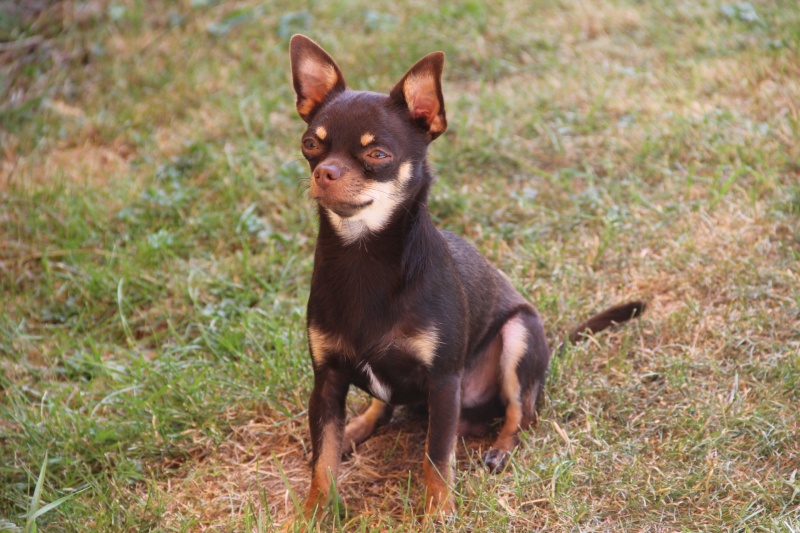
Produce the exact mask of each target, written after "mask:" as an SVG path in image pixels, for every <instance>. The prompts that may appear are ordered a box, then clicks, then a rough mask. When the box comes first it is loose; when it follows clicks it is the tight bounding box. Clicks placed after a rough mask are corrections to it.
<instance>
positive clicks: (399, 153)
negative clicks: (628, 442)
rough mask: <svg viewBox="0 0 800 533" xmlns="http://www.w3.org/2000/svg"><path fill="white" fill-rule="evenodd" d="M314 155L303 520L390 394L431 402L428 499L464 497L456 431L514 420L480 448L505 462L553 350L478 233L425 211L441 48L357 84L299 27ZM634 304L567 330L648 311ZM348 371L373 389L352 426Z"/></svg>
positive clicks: (302, 96) (447, 502) (296, 56)
mask: <svg viewBox="0 0 800 533" xmlns="http://www.w3.org/2000/svg"><path fill="white" fill-rule="evenodd" d="M291 59H292V76H293V82H294V88H295V91H296V93H297V111H298V113H299V114H300V116H301V117H302V119H303V120H304V121H305V122H306V123H307V124H308V128H307V129H306V131H305V133H304V134H303V137H302V145H301V146H302V150H303V155H304V156H305V157H306V159H307V160H308V162H309V165H310V167H311V172H312V177H311V197H312V198H313V199H314V200H315V201H316V202H317V204H318V208H319V237H318V240H317V247H316V252H315V255H314V273H313V276H312V279H311V296H310V298H309V301H308V339H309V347H310V350H311V359H312V362H313V366H314V390H313V393H312V395H311V400H310V402H309V409H308V410H309V423H310V426H311V438H312V445H313V457H312V470H313V474H312V479H311V489H310V491H309V494H308V498H307V499H306V502H305V515H306V517H307V518H310V517H312V516H315V515H316V510H318V509H320V508H321V507H322V506H324V505H325V504H326V502H327V500H328V497H329V494H330V488H331V486H332V484H333V483H334V482H335V480H336V474H337V471H338V469H339V464H340V460H341V455H342V452H343V450H345V449H349V448H350V447H351V446H353V445H354V444H357V443H359V442H361V441H363V440H364V439H366V438H367V437H369V436H370V435H371V434H372V433H373V432H374V430H375V428H376V427H377V426H378V425H379V424H382V423H385V422H386V421H388V420H389V419H390V418H391V416H392V409H393V408H394V406H395V405H403V404H427V408H428V417H429V422H428V434H427V441H426V446H425V458H424V462H423V471H424V478H425V487H426V510H427V512H429V513H430V512H435V511H443V512H445V513H450V512H452V511H454V509H455V503H454V499H453V497H452V494H451V492H450V487H451V486H452V483H453V473H452V471H451V465H452V462H453V452H454V446H455V442H456V437H457V436H458V435H474V434H482V433H484V432H486V431H487V430H488V428H489V426H490V424H491V423H492V422H493V420H494V419H495V418H497V417H504V418H505V421H504V423H503V425H502V427H501V429H500V432H499V435H498V436H497V439H496V440H495V442H494V444H493V445H492V447H491V448H490V449H489V450H488V451H487V452H486V453H485V454H484V456H483V460H484V463H485V464H486V466H487V467H488V468H489V469H490V470H493V471H497V470H500V469H502V468H503V467H504V465H505V464H506V461H507V460H508V457H509V454H510V452H511V451H512V450H513V449H514V447H515V446H516V444H517V434H518V432H519V431H520V429H521V428H525V427H527V426H528V425H530V424H531V423H532V422H533V421H534V420H535V417H536V403H537V401H538V399H539V397H540V395H541V393H542V389H543V387H544V382H545V375H546V373H547V367H548V363H549V359H550V349H549V348H548V346H547V342H546V339H545V332H544V328H543V326H542V320H541V318H540V317H539V314H538V313H537V312H536V310H535V309H534V308H533V306H531V304H529V303H528V302H527V301H525V299H524V298H523V297H522V296H521V295H520V294H519V293H518V292H517V291H516V290H515V289H514V288H513V287H512V286H511V284H510V283H509V282H508V281H507V279H506V278H505V277H504V276H503V275H502V274H500V273H499V272H498V271H497V270H496V269H495V268H494V267H492V266H491V265H490V264H489V263H488V262H487V261H486V260H485V259H484V258H483V257H482V256H481V255H480V254H479V253H478V252H477V251H476V250H475V249H474V248H473V247H472V246H471V245H469V244H468V243H467V242H465V241H464V240H463V239H461V238H460V237H457V236H456V235H453V234H452V233H448V232H445V231H439V230H437V229H436V228H435V227H434V225H433V222H432V220H431V216H430V214H429V213H428V206H427V199H428V191H429V189H430V187H431V183H432V182H433V175H432V174H431V170H430V167H429V165H428V163H427V160H426V156H427V149H428V145H429V144H430V143H431V141H433V140H434V139H435V138H436V137H438V136H439V135H441V134H442V133H444V131H445V129H446V128H447V120H446V117H445V109H444V99H443V96H442V86H441V75H442V68H443V66H444V54H442V53H441V52H435V53H432V54H430V55H427V56H425V57H424V58H422V59H421V60H420V61H419V62H418V63H417V64H415V65H414V66H413V67H411V70H409V71H408V73H407V74H406V75H405V76H404V77H403V78H402V79H401V80H400V81H399V82H398V83H397V85H395V87H394V88H393V89H392V90H391V92H390V93H389V94H388V95H386V94H378V93H371V92H361V91H352V90H350V89H347V87H346V86H345V81H344V77H343V76H342V73H341V71H340V70H339V67H338V66H337V65H336V63H334V61H333V60H332V59H331V58H330V56H329V55H328V54H327V53H326V52H325V51H324V50H323V49H322V48H320V47H319V46H318V45H317V44H315V43H314V42H313V41H311V40H310V39H308V38H306V37H304V36H302V35H295V36H294V37H293V38H292V41H291ZM642 310H643V305H642V304H641V303H640V302H632V303H628V304H624V305H622V306H618V307H614V308H612V309H609V310H607V311H605V312H603V313H601V314H599V315H597V316H595V317H592V318H591V319H589V320H588V321H586V322H584V323H583V324H581V325H580V326H579V327H578V328H576V330H575V331H573V332H572V334H571V335H570V337H571V338H572V339H573V340H576V339H577V338H579V337H580V334H581V333H582V332H594V331H599V330H601V329H603V328H605V327H608V326H609V325H611V324H612V323H614V322H624V321H626V320H628V319H630V318H632V317H633V316H636V315H638V314H640V313H641V312H642ZM351 384H353V385H356V386H357V387H359V388H361V389H363V390H365V391H367V392H368V393H370V394H371V395H372V396H373V397H374V400H373V401H372V404H371V405H370V406H369V408H368V409H367V410H366V412H364V413H363V414H362V415H360V416H358V417H357V418H355V419H354V420H353V421H351V422H350V423H349V424H348V425H347V426H346V427H345V397H346V396H347V391H348V388H349V386H350V385H351Z"/></svg>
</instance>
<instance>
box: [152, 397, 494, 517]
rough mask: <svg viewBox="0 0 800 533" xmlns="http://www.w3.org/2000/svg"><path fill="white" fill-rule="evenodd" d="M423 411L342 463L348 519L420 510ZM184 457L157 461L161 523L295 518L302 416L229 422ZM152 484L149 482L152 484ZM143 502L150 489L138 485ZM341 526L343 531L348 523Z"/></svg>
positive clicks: (198, 438) (304, 441) (471, 445)
mask: <svg viewBox="0 0 800 533" xmlns="http://www.w3.org/2000/svg"><path fill="white" fill-rule="evenodd" d="M425 428H426V420H425V418H424V416H422V415H420V414H417V413H413V412H408V411H405V410H400V412H399V413H398V415H397V416H396V417H395V419H394V420H393V421H392V422H391V423H390V424H388V425H387V426H384V427H382V428H380V429H379V430H378V432H377V433H376V435H374V436H373V437H372V438H370V439H369V440H367V441H366V442H364V443H363V444H361V445H360V446H359V447H358V449H357V450H356V452H355V453H354V454H353V455H352V456H351V457H350V458H348V459H347V460H345V461H344V462H343V463H342V468H341V472H340V474H339V485H338V488H339V491H340V494H341V496H342V498H343V499H344V502H345V505H346V507H347V516H348V519H349V520H356V521H357V520H360V519H361V518H368V519H370V520H371V518H370V517H374V518H375V520H379V521H385V519H386V517H387V515H388V516H391V517H393V518H395V519H397V520H404V521H408V520H411V519H413V517H409V516H408V513H409V508H408V504H405V503H404V502H405V501H406V500H408V501H409V502H410V505H411V506H412V507H413V509H414V514H415V515H418V514H419V513H420V512H421V511H422V494H423V492H422V491H423V487H422V484H421V480H422V458H423V457H424V453H425ZM191 441H192V442H191V444H189V445H188V446H187V447H186V449H185V452H186V454H185V455H184V456H183V458H182V459H168V460H165V461H164V462H162V463H161V464H159V465H157V469H159V470H161V471H162V474H163V475H162V478H163V479H162V481H159V482H157V483H156V484H155V488H156V491H157V492H158V493H159V494H158V497H159V499H162V500H163V501H164V502H165V503H166V508H165V511H164V514H163V519H164V523H163V524H162V525H163V526H165V527H167V528H169V527H173V526H174V527H176V528H178V529H180V528H179V527H178V526H179V525H180V524H181V523H184V524H185V523H186V522H188V521H189V520H194V521H195V522H196V524H195V525H194V526H193V528H196V529H193V531H219V530H221V529H225V528H226V527H229V526H230V524H231V517H232V516H234V517H243V516H244V515H245V513H246V512H250V514H251V515H252V516H258V515H259V513H261V514H262V515H264V516H270V517H272V520H273V521H274V522H275V523H282V522H285V521H286V520H287V519H289V518H290V517H291V516H293V515H294V509H295V507H294V505H295V503H294V502H295V500H297V501H298V502H302V500H303V498H304V497H305V492H306V490H307V489H308V484H309V482H310V476H311V469H310V466H309V457H310V456H309V455H308V452H310V440H309V436H308V427H307V422H306V419H305V417H304V416H303V417H299V418H296V419H291V420H283V421H275V420H272V419H270V418H267V417H264V416H257V415H256V416H254V417H253V419H252V420H249V421H248V422H246V423H244V424H241V425H235V426H231V433H230V434H229V435H228V436H226V437H225V438H224V439H223V441H222V442H221V443H220V444H219V445H216V446H215V445H213V443H211V439H210V438H209V437H206V436H202V435H201V434H200V433H199V432H198V433H197V434H195V435H192V437H191ZM489 443H490V440H489V439H470V440H469V441H468V442H467V449H466V450H465V448H464V446H462V445H459V446H457V450H458V452H457V456H458V457H457V459H458V463H459V466H460V468H462V469H463V468H469V464H470V463H471V462H472V461H474V457H470V455H474V454H475V453H477V452H478V451H479V450H480V449H482V448H485V447H487V446H488V445H489ZM152 488H153V487H151V489H152ZM137 490H138V492H139V496H141V497H142V498H144V499H146V497H147V491H148V487H139V488H138V489H137ZM345 529H346V528H345Z"/></svg>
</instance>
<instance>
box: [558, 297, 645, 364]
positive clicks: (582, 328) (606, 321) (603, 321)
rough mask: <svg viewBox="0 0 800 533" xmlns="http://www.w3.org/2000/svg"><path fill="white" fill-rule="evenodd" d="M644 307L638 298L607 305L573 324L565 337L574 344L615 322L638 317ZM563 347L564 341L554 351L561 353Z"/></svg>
mask: <svg viewBox="0 0 800 533" xmlns="http://www.w3.org/2000/svg"><path fill="white" fill-rule="evenodd" d="M645 307H646V305H645V303H644V302H642V301H639V300H635V301H633V302H627V303H624V304H620V305H615V306H614V307H609V308H608V309H606V310H605V311H602V312H600V313H597V314H596V315H593V316H591V317H590V318H589V319H587V320H584V321H583V322H581V323H580V324H578V325H577V326H575V327H574V328H573V329H572V331H570V332H569V336H568V337H567V339H569V342H570V343H571V344H574V343H576V342H578V341H580V340H582V339H584V338H585V337H586V336H587V335H592V334H594V333H597V332H598V331H603V330H604V329H606V328H609V327H611V326H613V325H615V324H622V323H623V322H627V321H628V320H631V319H632V318H638V317H639V316H641V315H642V313H644V309H645ZM565 347H566V343H564V342H562V343H561V345H560V346H559V347H558V350H557V351H556V353H557V354H558V355H561V353H562V352H563V351H564V348H565Z"/></svg>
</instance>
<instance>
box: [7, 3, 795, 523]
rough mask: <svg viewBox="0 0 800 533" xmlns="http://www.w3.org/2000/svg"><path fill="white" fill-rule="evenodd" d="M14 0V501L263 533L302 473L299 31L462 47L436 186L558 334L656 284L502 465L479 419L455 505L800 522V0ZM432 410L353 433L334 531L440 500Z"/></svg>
mask: <svg viewBox="0 0 800 533" xmlns="http://www.w3.org/2000/svg"><path fill="white" fill-rule="evenodd" d="M17 4H19V3H14V2H0V68H2V69H3V72H4V76H2V77H0V294H2V300H3V305H2V310H0V364H1V365H2V372H0V531H22V530H28V531H30V530H31V529H32V527H33V526H31V525H30V524H31V522H32V521H33V522H34V523H35V524H37V525H38V527H39V529H41V530H43V531H242V530H246V531H269V530H272V529H274V528H276V527H277V526H278V525H279V524H281V523H282V522H283V521H284V520H285V519H286V518H287V517H288V516H289V515H290V514H291V513H292V512H293V508H294V506H295V501H296V499H297V498H302V496H303V495H304V491H305V490H306V484H307V483H308V477H309V470H308V466H307V463H306V460H307V457H306V454H307V452H308V447H309V437H308V433H307V427H306V421H305V406H306V402H307V398H308V394H309V390H310V386H311V379H310V364H309V360H308V356H307V348H306V339H305V333H304V305H305V301H306V299H307V296H308V282H309V279H310V272H311V268H312V253H313V246H314V241H315V226H316V220H315V217H316V214H315V210H314V208H313V205H312V204H311V202H310V201H309V200H308V199H307V197H306V193H305V190H304V188H303V180H304V179H306V176H307V169H306V167H305V166H304V163H303V162H302V160H301V155H300V151H299V149H298V136H299V135H300V133H301V132H302V130H303V125H302V122H301V121H300V120H299V119H298V118H297V116H296V113H295V111H294V105H293V102H294V95H293V92H292V88H291V83H290V79H289V70H288V69H289V61H288V52H287V44H288V38H289V37H290V36H291V35H292V33H294V32H304V33H306V34H308V35H310V36H311V37H312V38H314V39H315V40H317V41H318V42H320V43H321V44H322V45H323V46H325V47H326V48H327V49H328V50H329V51H330V52H331V54H332V55H333V56H334V57H335V58H336V59H337V60H338V61H339V64H340V66H341V67H342V68H343V71H344V73H345V76H346V78H347V79H348V81H349V82H350V84H351V85H352V86H353V87H356V88H361V89H369V90H380V91H386V90H388V89H389V88H390V87H391V86H392V85H393V83H394V82H395V81H396V80H397V79H399V78H400V76H402V74H403V73H404V72H405V70H406V69H407V68H408V67H409V66H410V65H411V64H413V62H414V61H415V60H416V59H418V58H419V57H421V56H422V55H424V54H425V53H427V52H429V51H433V50H444V51H445V52H446V53H447V58H448V59H447V65H446V69H445V98H446V102H447V111H448V119H449V123H450V129H449V131H448V132H447V134H446V135H444V136H443V137H442V138H440V139H439V140H437V141H436V143H435V144H434V145H433V146H432V149H431V158H432V163H433V166H434V168H435V169H436V173H437V175H438V183H437V184H436V186H435V189H434V192H433V197H432V199H431V202H430V204H431V210H432V212H433V214H434V216H435V217H436V219H437V223H438V224H439V225H440V226H441V227H444V228H447V229H450V230H452V231H455V232H456V233H459V234H461V235H464V236H466V237H468V238H469V239H470V240H471V241H472V242H474V243H475V244H476V245H477V246H478V247H479V248H480V250H481V251H482V252H483V253H484V254H486V255H487V256H488V257H489V258H490V259H491V260H492V261H493V262H494V263H495V264H496V265H497V266H498V267H500V268H502V269H503V270H504V271H505V272H507V273H508V274H509V276H510V277H511V279H512V280H513V282H514V284H515V285H516V286H517V287H518V288H519V289H520V290H521V291H522V292H523V294H525V295H526V297H528V298H529V299H530V301H531V302H533V303H534V304H535V305H536V306H537V307H538V308H539V309H540V310H541V312H542V314H543V316H544V317H545V320H546V323H547V324H548V328H549V332H550V333H549V334H550V340H551V342H553V343H554V342H555V341H556V340H557V339H558V338H559V337H560V335H562V334H563V332H565V331H566V330H567V329H568V327H569V326H570V325H571V324H574V323H576V322H577V321H579V320H580V319H582V318H583V317H585V316H586V315H587V314H589V313H591V312H592V311H594V310H597V309H599V308H601V307H603V306H605V305H607V304H610V303H612V302H615V301H619V300H622V299H625V298H631V297H644V298H646V299H647V300H648V301H649V304H650V305H649V309H648V312H647V314H646V315H645V316H644V317H643V319H642V320H641V321H640V322H638V323H636V324H635V325H632V326H629V327H626V328H624V329H620V330H618V331H614V332H610V333H607V334H602V335H599V336H598V337H597V338H596V339H593V340H592V341H591V342H589V343H587V344H584V345H580V346H575V347H572V348H571V349H570V350H568V351H567V353H566V354H565V355H564V357H562V358H560V359H558V360H556V361H554V363H553V368H552V371H551V374H550V378H549V379H550V381H549V385H548V389H547V401H546V402H545V404H544V405H543V407H542V411H541V416H542V421H541V424H540V425H539V426H538V427H537V428H536V429H534V430H532V431H531V432H530V433H528V434H526V435H525V437H524V438H523V442H522V444H521V446H520V448H519V450H518V452H517V455H516V457H515V459H514V461H513V463H512V465H511V467H510V468H509V469H508V470H507V471H506V472H505V473H503V474H501V475H496V476H494V475H489V474H487V473H485V472H484V471H483V470H482V469H481V467H480V465H479V464H478V463H477V457H478V452H479V450H480V448H481V447H483V446H486V445H487V442H485V441H481V440H467V441H466V442H462V443H460V444H459V450H458V458H459V470H458V472H459V473H458V476H457V486H456V487H455V489H456V491H457V493H458V499H459V513H458V516H457V517H456V520H455V527H456V529H459V530H465V531H503V530H512V531H528V530H552V531H573V530H580V531H609V530H615V531H616V530H634V531H679V530H733V531H782V532H787V533H788V532H796V531H799V530H800V439H798V438H797V435H798V433H800V416H799V415H798V410H797V405H798V401H800V309H799V308H800V269H798V264H799V263H798V261H799V260H800V239H798V235H800V187H799V186H798V184H799V183H800V165H798V161H800V143H798V141H797V140H798V139H800V115H799V114H798V112H799V108H798V102H800V59H799V58H800V54H799V53H798V51H800V32H798V28H800V9H798V5H797V3H796V2H785V1H779V2H772V3H762V2H753V3H737V2H731V3H724V2H722V3H719V2H714V3H711V2H703V3H695V2H668V3H660V4H655V3H653V4H651V3H639V2H626V1H611V0H596V1H595V0H592V1H581V2H552V3H551V2H522V1H520V0H505V1H503V2H501V3H499V4H497V5H492V7H488V6H486V5H484V4H483V3H480V2H474V1H471V0H464V1H459V2H456V3H454V4H452V5H451V6H437V5H432V4H431V3H425V2H417V1H409V2H405V3H399V4H398V3H392V2H375V1H371V2H366V1H360V0H357V1H352V2H351V1H348V2H344V1H332V2H324V3H319V2H308V3H305V4H303V5H302V6H300V7H298V5H297V3H292V2H285V1H282V0H268V1H265V2H258V1H250V0H246V1H237V2H224V3H223V2H215V1H213V0H192V1H191V2H189V1H175V2H164V3H152V2H142V1H137V0H120V1H114V2H108V1H104V0H88V1H86V2H80V3H78V2H72V1H64V2H58V1H45V0H35V1H32V2H26V3H24V7H22V5H21V4H20V5H17ZM352 396H353V398H352V401H351V406H352V411H353V412H355V411H356V410H357V409H359V408H360V407H361V406H363V405H364V404H365V402H366V397H365V396H364V395H363V394H355V393H353V394H352ZM422 427H423V424H422V423H421V421H420V420H418V419H417V418H415V416H414V415H413V414H406V415H404V416H401V417H400V418H399V419H398V420H397V421H395V422H394V423H393V424H391V425H390V426H388V427H386V428H383V429H382V430H381V431H380V432H379V433H378V435H376V436H375V437H374V438H373V439H371V440H370V441H368V442H367V443H365V444H364V445H363V447H362V448H360V449H359V452H358V453H357V454H356V455H355V456H354V458H353V459H351V460H350V461H349V462H347V463H345V465H344V469H343V474H342V476H341V483H340V487H339V489H340V492H341V495H342V497H343V499H344V501H345V504H346V506H347V512H346V513H345V514H344V515H343V516H342V517H339V518H331V519H330V521H329V522H327V523H326V524H325V526H324V527H329V526H330V527H342V528H343V529H345V530H348V531H350V530H352V531H374V530H386V531H390V530H391V531H417V530H418V529H419V527H420V525H419V522H418V518H419V512H420V510H421V502H420V500H421V497H420V491H421V482H420V479H421V468H420V461H421V457H422V454H423V450H422V448H421V444H420V443H421V441H422V439H423V430H422ZM53 503H57V505H50V504H53ZM37 511H44V512H41V513H38V514H37ZM337 520H338V522H337ZM26 524H27V525H26Z"/></svg>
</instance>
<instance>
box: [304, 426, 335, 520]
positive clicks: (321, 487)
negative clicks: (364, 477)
mask: <svg viewBox="0 0 800 533" xmlns="http://www.w3.org/2000/svg"><path fill="white" fill-rule="evenodd" d="M341 441H342V439H341V435H340V434H339V430H338V429H337V427H336V425H335V424H328V425H326V426H325V428H323V430H322V449H321V450H320V453H319V456H318V457H317V463H316V464H315V465H314V471H313V472H312V474H311V489H310V490H309V492H308V498H307V499H306V503H305V507H304V509H303V511H304V513H305V515H306V518H311V517H312V516H313V515H315V514H319V513H321V512H322V510H323V509H324V508H325V505H327V503H328V499H329V498H330V492H331V486H333V484H334V483H335V482H336V476H337V474H338V473H339V464H340V463H341V456H342V450H341Z"/></svg>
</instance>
